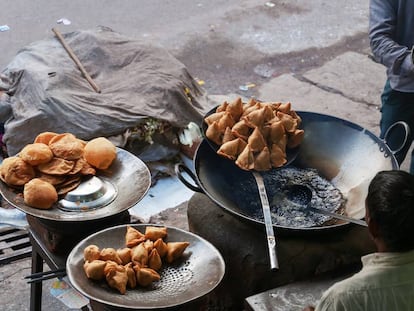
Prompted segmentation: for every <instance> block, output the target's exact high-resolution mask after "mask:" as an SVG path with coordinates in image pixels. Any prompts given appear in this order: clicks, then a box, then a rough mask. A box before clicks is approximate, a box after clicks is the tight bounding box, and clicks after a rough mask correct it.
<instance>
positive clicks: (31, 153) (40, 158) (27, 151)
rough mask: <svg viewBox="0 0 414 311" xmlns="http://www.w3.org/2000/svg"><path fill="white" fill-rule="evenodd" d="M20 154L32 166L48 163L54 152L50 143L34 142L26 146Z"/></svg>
mask: <svg viewBox="0 0 414 311" xmlns="http://www.w3.org/2000/svg"><path fill="white" fill-rule="evenodd" d="M19 156H20V157H21V158H22V159H23V160H24V161H25V162H27V163H29V164H30V165H32V166H36V165H39V164H42V163H47V162H49V161H50V160H52V158H53V152H52V150H50V148H49V146H48V145H45V144H43V143H34V144H28V145H26V146H24V148H23V149H22V150H21V151H20V153H19Z"/></svg>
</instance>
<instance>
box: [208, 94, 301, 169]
mask: <svg viewBox="0 0 414 311" xmlns="http://www.w3.org/2000/svg"><path fill="white" fill-rule="evenodd" d="M301 121H302V120H301V118H300V117H299V115H298V114H297V113H296V112H295V111H294V110H292V107H291V103H280V102H275V103H271V102H266V103H263V102H258V101H256V100H254V99H251V100H250V101H249V102H248V103H243V102H242V100H241V98H237V99H236V100H235V101H233V102H231V103H229V102H227V101H225V102H223V103H222V104H221V105H219V106H218V107H217V108H216V110H215V112H213V113H212V114H210V115H208V116H207V117H205V118H204V122H205V123H206V124H207V126H208V127H207V129H206V133H205V135H206V137H207V138H208V139H209V140H210V141H212V142H214V143H215V144H217V145H219V149H218V150H217V153H218V154H219V155H221V156H223V157H225V158H228V159H230V160H233V161H235V163H236V165H237V166H238V167H240V168H241V169H244V170H256V171H266V170H270V169H271V168H272V167H274V168H277V167H281V166H283V165H284V164H285V163H286V162H287V157H286V148H295V147H297V146H299V145H300V143H301V142H302V140H303V137H304V131H303V130H302V129H300V128H299V127H300V124H301Z"/></svg>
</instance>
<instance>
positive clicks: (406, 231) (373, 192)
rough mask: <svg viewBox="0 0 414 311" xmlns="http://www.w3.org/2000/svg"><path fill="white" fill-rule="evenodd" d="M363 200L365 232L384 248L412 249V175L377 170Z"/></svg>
mask: <svg viewBox="0 0 414 311" xmlns="http://www.w3.org/2000/svg"><path fill="white" fill-rule="evenodd" d="M365 203H366V220H367V222H368V226H369V231H370V233H371V235H372V236H373V237H374V238H375V239H379V240H381V243H383V245H384V246H385V247H384V248H385V250H386V251H389V252H404V251H409V250H412V249H414V238H413V237H414V175H411V174H409V173H407V172H404V171H398V170H394V171H382V172H379V173H378V174H377V175H376V176H375V177H374V178H373V179H372V181H371V183H370V185H369V188H368V195H367V198H366V201H365ZM377 246H378V244H377Z"/></svg>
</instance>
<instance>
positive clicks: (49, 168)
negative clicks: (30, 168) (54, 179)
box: [37, 157, 75, 175]
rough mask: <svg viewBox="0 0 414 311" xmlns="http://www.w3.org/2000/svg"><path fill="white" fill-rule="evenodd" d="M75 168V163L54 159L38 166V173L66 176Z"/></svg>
mask: <svg viewBox="0 0 414 311" xmlns="http://www.w3.org/2000/svg"><path fill="white" fill-rule="evenodd" d="M74 166H75V162H74V161H69V160H65V159H61V158H56V157H54V158H53V159H52V160H50V161H49V162H47V163H43V164H40V165H38V166H37V169H38V171H40V172H42V173H44V174H49V175H65V174H67V173H69V172H70V171H71V170H72V169H73V167H74Z"/></svg>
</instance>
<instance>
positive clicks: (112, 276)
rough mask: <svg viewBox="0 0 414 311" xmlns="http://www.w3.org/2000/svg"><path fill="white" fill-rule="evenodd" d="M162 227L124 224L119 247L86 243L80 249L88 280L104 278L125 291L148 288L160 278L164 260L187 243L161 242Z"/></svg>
mask: <svg viewBox="0 0 414 311" xmlns="http://www.w3.org/2000/svg"><path fill="white" fill-rule="evenodd" d="M167 234H168V232H167V228H166V227H155V226H147V227H146V228H145V233H142V232H140V231H139V230H137V229H135V228H133V227H131V226H127V231H126V234H125V245H124V247H123V248H119V249H114V248H103V249H99V247H98V246H96V245H88V246H87V247H85V249H84V251H83V258H84V265H83V269H84V271H85V274H86V276H87V277H88V278H89V279H92V280H96V281H100V280H106V282H107V284H108V285H109V286H110V287H112V288H114V289H116V290H118V291H119V292H120V293H121V294H125V293H126V290H127V288H130V289H133V288H136V287H137V286H141V287H148V286H150V285H151V284H152V282H154V281H159V280H160V274H159V271H160V270H161V268H162V266H163V264H164V263H173V262H174V261H175V260H177V259H178V258H180V257H181V256H182V254H183V253H184V251H185V249H186V248H187V247H188V245H189V244H190V243H189V242H165V241H164V239H165V238H166V237H167Z"/></svg>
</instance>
